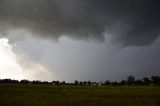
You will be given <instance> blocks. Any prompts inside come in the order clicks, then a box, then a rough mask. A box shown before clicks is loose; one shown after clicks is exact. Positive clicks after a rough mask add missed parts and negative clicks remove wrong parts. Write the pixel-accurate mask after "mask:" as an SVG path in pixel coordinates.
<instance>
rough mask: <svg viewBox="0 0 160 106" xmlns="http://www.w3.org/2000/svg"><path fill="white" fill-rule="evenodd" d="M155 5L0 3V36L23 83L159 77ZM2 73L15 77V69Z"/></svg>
mask: <svg viewBox="0 0 160 106" xmlns="http://www.w3.org/2000/svg"><path fill="white" fill-rule="evenodd" d="M159 4H160V1H159V0H119V1H118V0H38V1H37V0H34V1H33V0H0V37H1V38H6V39H8V40H9V42H7V43H8V44H7V45H9V46H11V47H10V48H8V49H10V50H11V52H12V54H14V55H15V57H14V58H15V63H16V64H17V65H18V67H19V69H21V71H20V74H23V73H25V74H26V73H27V74H26V75H25V76H24V75H23V78H25V79H40V80H65V81H74V80H92V81H104V80H112V81H115V80H122V79H125V78H126V77H127V76H128V75H134V76H136V77H137V78H141V77H144V76H152V75H160V37H159V35H160V14H159V11H160V6H159ZM0 63H1V62H0ZM3 69H4V68H3ZM6 70H8V72H11V71H12V72H13V71H14V73H18V74H19V72H17V70H16V68H15V70H13V69H12V70H11V69H10V70H9V69H6ZM5 72H6V71H5V70H3V71H2V70H1V73H5ZM18 74H17V75H18ZM0 77H1V76H0ZM6 77H7V76H6Z"/></svg>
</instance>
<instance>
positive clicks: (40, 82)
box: [31, 80, 42, 84]
mask: <svg viewBox="0 0 160 106" xmlns="http://www.w3.org/2000/svg"><path fill="white" fill-rule="evenodd" d="M31 83H32V84H42V81H40V80H33V81H32V82H31Z"/></svg>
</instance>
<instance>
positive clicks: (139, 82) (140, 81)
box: [135, 79, 143, 85]
mask: <svg viewBox="0 0 160 106" xmlns="http://www.w3.org/2000/svg"><path fill="white" fill-rule="evenodd" d="M135 85H143V81H142V80H140V79H138V80H136V81H135Z"/></svg>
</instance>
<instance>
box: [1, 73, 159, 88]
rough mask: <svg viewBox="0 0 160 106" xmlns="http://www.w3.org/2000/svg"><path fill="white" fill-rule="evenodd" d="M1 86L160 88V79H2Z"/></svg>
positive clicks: (132, 77) (155, 77) (152, 77)
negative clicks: (112, 80) (96, 80)
mask: <svg viewBox="0 0 160 106" xmlns="http://www.w3.org/2000/svg"><path fill="white" fill-rule="evenodd" d="M0 84H47V85H75V86H124V85H125V86H133V85H135V86H143V85H146V86H152V85H155V86H160V77H159V76H151V77H150V78H149V77H144V78H143V79H136V78H135V77H134V76H132V75H130V76H128V77H127V79H126V80H122V81H114V82H111V81H109V80H106V81H104V82H103V81H100V82H91V81H78V80H75V81H74V82H73V83H68V82H65V81H51V82H49V81H40V80H33V81H30V80H25V79H24V80H20V81H19V80H14V79H0Z"/></svg>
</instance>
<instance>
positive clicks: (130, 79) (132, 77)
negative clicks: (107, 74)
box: [127, 75, 135, 85]
mask: <svg viewBox="0 0 160 106" xmlns="http://www.w3.org/2000/svg"><path fill="white" fill-rule="evenodd" d="M127 83H128V84H129V85H132V84H134V83H135V77H134V76H132V75H130V76H128V77H127Z"/></svg>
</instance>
